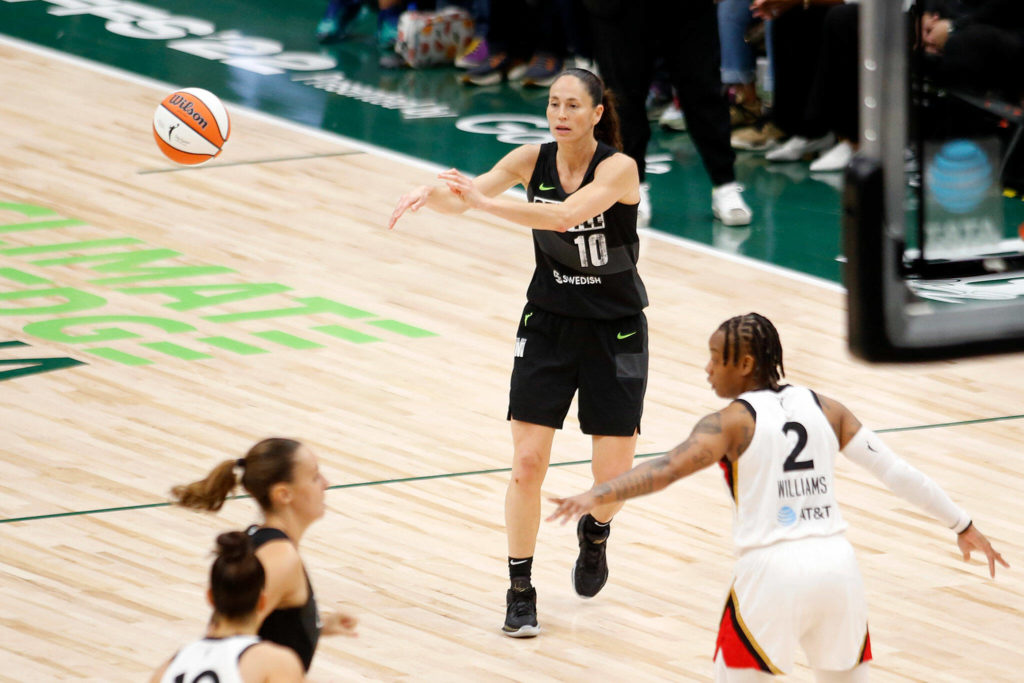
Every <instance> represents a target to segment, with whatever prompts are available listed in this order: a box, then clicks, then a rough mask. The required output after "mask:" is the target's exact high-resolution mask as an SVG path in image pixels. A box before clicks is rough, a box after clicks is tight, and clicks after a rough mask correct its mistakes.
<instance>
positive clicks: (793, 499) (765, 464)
mask: <svg viewBox="0 0 1024 683" xmlns="http://www.w3.org/2000/svg"><path fill="white" fill-rule="evenodd" d="M737 400H739V401H745V402H746V403H747V404H748V405H749V406H750V407H751V408H752V409H753V410H754V413H755V416H754V419H755V422H756V427H755V429H754V438H753V439H752V440H751V441H750V445H749V446H748V447H747V450H746V451H745V452H743V454H741V455H740V458H739V460H737V461H736V462H729V460H728V459H727V458H723V459H722V462H721V466H722V469H723V470H724V472H725V480H726V484H727V485H728V487H729V493H730V495H731V496H732V499H733V503H734V504H735V508H734V513H733V541H734V542H735V544H736V552H737V554H739V553H742V552H743V551H744V550H749V549H750V548H757V547H761V546H766V545H771V544H772V543H776V542H778V541H784V540H792V539H797V538H804V537H807V536H831V535H832V534H837V533H840V532H842V531H843V530H844V529H846V523H845V522H844V521H843V518H842V515H841V514H840V513H839V507H838V505H837V504H836V497H835V492H834V487H833V481H834V473H835V459H836V454H837V453H838V452H839V440H838V439H837V438H836V434H835V432H834V431H833V430H832V426H831V425H830V424H829V422H828V419H827V418H826V417H825V414H824V413H823V412H822V410H821V406H820V405H819V404H818V399H817V397H816V396H815V395H814V393H813V392H812V391H811V390H810V389H805V388H803V387H797V386H792V385H788V386H784V387H782V388H781V389H780V390H779V391H771V390H770V389H765V390H762V391H749V392H746V393H744V394H742V395H741V396H740V397H739V398H738V399H737Z"/></svg>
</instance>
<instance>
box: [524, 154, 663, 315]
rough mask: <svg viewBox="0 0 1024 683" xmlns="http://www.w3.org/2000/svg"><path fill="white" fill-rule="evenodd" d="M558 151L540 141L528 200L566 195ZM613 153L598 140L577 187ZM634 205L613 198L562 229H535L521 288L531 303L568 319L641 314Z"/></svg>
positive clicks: (644, 301) (642, 300)
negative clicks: (529, 268)
mask: <svg viewBox="0 0 1024 683" xmlns="http://www.w3.org/2000/svg"><path fill="white" fill-rule="evenodd" d="M557 153H558V144H557V143H555V142H549V143H546V144H543V145H541V147H540V155H539V156H538V157H537V163H536V165H535V166H534V168H533V176H532V177H531V178H530V183H529V185H527V187H526V196H527V199H529V201H531V202H547V203H553V204H560V203H562V202H564V201H565V200H566V199H568V198H569V196H570V194H569V193H566V192H565V191H564V190H563V189H562V184H561V181H560V179H559V177H558V165H557V163H556V156H557ZM615 153H616V151H615V148H613V147H611V146H610V145H606V144H605V143H603V142H598V143H597V150H596V151H595V152H594V156H593V158H592V159H591V160H590V166H589V167H588V168H587V172H586V174H585V175H584V176H583V182H582V183H581V184H580V187H583V186H585V185H587V184H588V183H590V182H592V181H593V180H594V172H595V170H596V169H597V166H598V164H600V163H601V162H602V161H604V160H605V159H607V158H608V157H610V156H611V155H613V154H615ZM637 206H638V205H637V204H623V203H621V202H616V203H615V204H613V205H612V206H611V207H609V208H608V209H607V210H606V211H604V213H600V214H598V215H596V216H593V217H592V218H589V219H587V220H586V221H584V222H582V223H580V224H579V225H575V226H573V227H571V228H569V230H568V231H566V232H564V233H560V232H555V231H553V230H534V231H533V246H534V253H535V255H536V258H537V268H536V270H534V273H533V280H531V282H530V288H529V290H528V291H527V293H526V297H527V299H528V300H529V301H530V303H532V304H533V305H535V306H537V307H539V308H542V309H543V310H545V311H548V312H550V313H557V314H558V315H564V316H569V317H573V318H592V319H598V320H614V319H616V318H625V317H627V316H632V315H636V314H638V313H640V312H641V311H642V310H643V309H644V307H646V306H647V290H646V289H645V288H644V283H643V282H642V281H641V280H640V274H639V273H638V272H637V269H636V262H637V259H638V258H639V255H640V241H639V238H638V237H637V234H636V212H637Z"/></svg>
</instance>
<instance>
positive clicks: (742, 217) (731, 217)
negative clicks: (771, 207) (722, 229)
mask: <svg viewBox="0 0 1024 683" xmlns="http://www.w3.org/2000/svg"><path fill="white" fill-rule="evenodd" d="M711 213H713V214H714V215H715V218H717V219H718V220H720V221H722V225H728V226H738V225H750V221H752V220H754V212H753V211H751V210H750V207H749V206H747V203H746V202H745V201H743V186H742V185H740V184H739V183H737V182H731V183H726V184H724V185H719V186H718V187H716V188H713V189H712V190H711Z"/></svg>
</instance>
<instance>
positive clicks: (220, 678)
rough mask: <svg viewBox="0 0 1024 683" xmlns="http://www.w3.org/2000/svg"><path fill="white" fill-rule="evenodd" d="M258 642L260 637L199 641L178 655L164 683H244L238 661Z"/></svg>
mask: <svg viewBox="0 0 1024 683" xmlns="http://www.w3.org/2000/svg"><path fill="white" fill-rule="evenodd" d="M258 642H260V639H259V637H258V636H231V637H230V638H203V639H202V640H197V641H196V642H194V643H190V644H189V645H186V646H185V647H183V648H181V650H179V651H178V654H176V655H175V656H174V659H173V660H171V664H170V666H168V667H167V671H166V672H164V675H163V678H161V679H160V683H243V682H242V675H241V674H240V673H239V672H238V660H239V659H240V658H241V656H242V653H244V652H245V651H246V650H248V649H249V648H250V647H252V646H253V645H255V644H256V643H258Z"/></svg>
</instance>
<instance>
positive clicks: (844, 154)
mask: <svg viewBox="0 0 1024 683" xmlns="http://www.w3.org/2000/svg"><path fill="white" fill-rule="evenodd" d="M851 159H853V145H851V144H850V143H849V142H847V141H846V140H843V141H842V142H840V143H839V144H838V145H836V146H835V147H833V148H832V149H830V150H829V151H827V152H825V153H824V154H822V155H821V156H820V157H818V158H817V159H815V160H814V161H813V162H811V173H831V172H834V171H842V170H843V169H844V168H846V167H847V165H848V164H849V163H850V160H851Z"/></svg>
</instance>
